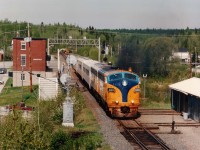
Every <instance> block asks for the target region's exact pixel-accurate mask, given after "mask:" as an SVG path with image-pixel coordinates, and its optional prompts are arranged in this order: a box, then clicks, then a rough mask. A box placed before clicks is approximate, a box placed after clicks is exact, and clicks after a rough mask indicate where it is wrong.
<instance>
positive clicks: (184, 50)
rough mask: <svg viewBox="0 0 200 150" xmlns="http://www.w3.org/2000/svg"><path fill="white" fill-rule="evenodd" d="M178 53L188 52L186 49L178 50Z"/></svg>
mask: <svg viewBox="0 0 200 150" xmlns="http://www.w3.org/2000/svg"><path fill="white" fill-rule="evenodd" d="M178 52H188V50H187V48H179V49H178Z"/></svg>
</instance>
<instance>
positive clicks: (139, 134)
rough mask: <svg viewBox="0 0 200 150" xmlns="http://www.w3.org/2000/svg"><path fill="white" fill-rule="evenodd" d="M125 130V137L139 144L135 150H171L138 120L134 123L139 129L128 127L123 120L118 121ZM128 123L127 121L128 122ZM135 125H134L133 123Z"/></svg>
mask: <svg viewBox="0 0 200 150" xmlns="http://www.w3.org/2000/svg"><path fill="white" fill-rule="evenodd" d="M117 121H118V122H119V124H120V125H121V126H122V127H123V129H124V133H123V134H124V136H125V137H126V138H127V139H128V141H129V142H131V143H135V144H137V146H136V147H135V149H144V150H170V148H169V147H168V146H167V145H166V144H165V143H164V142H163V141H162V140H161V139H159V138H158V137H157V136H155V135H154V134H152V133H151V132H150V131H149V130H147V129H145V128H144V127H143V126H142V125H141V124H139V123H138V122H137V121H136V120H134V121H133V120H130V121H133V122H134V124H136V125H137V126H138V127H137V128H135V127H134V129H133V128H129V127H127V126H126V125H125V124H124V123H123V120H117ZM126 123H127V121H126ZM132 124H133V123H132Z"/></svg>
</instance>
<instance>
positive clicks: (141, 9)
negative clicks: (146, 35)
mask: <svg viewBox="0 0 200 150" xmlns="http://www.w3.org/2000/svg"><path fill="white" fill-rule="evenodd" d="M4 19H8V20H10V21H18V22H20V21H26V22H30V23H34V24H41V22H43V23H44V24H49V23H52V24H53V23H58V22H59V23H63V22H65V23H66V24H73V25H78V26H80V27H82V28H86V27H88V26H93V27H94V28H97V29H105V28H106V29H119V28H120V29H121V28H126V29H146V28H150V29H151V28H162V29H180V28H181V29H186V28H187V27H189V28H200V0H0V20H4Z"/></svg>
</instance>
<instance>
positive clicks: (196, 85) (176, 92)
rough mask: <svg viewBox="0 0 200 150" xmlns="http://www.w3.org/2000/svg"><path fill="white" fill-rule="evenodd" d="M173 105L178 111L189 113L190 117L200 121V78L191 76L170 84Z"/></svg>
mask: <svg viewBox="0 0 200 150" xmlns="http://www.w3.org/2000/svg"><path fill="white" fill-rule="evenodd" d="M169 88H170V89H171V105H172V108H173V109H174V110H176V111H177V112H184V113H188V117H189V118H191V119H193V120H195V121H198V122H200V78H196V77H193V78H190V79H187V80H184V81H181V82H178V83H175V84H171V85H169Z"/></svg>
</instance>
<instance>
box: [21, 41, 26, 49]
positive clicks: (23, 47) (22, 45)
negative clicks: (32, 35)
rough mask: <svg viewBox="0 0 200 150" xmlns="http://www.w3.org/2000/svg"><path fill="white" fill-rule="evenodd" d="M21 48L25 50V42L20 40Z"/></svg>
mask: <svg viewBox="0 0 200 150" xmlns="http://www.w3.org/2000/svg"><path fill="white" fill-rule="evenodd" d="M21 50H26V42H24V41H21Z"/></svg>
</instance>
